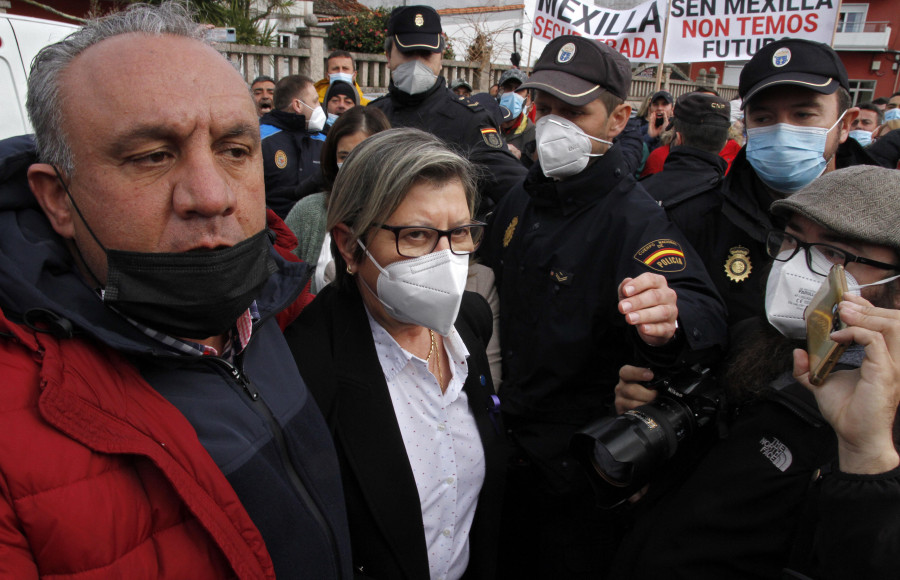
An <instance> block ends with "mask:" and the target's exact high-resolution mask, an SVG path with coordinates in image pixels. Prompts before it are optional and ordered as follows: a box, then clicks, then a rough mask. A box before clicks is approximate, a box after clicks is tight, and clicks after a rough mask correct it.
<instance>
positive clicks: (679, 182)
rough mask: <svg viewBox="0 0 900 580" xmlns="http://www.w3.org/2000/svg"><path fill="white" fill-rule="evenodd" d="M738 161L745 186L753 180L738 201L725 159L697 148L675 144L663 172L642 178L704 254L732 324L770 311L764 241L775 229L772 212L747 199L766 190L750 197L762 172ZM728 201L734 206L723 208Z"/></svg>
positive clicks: (756, 194) (672, 218)
mask: <svg viewBox="0 0 900 580" xmlns="http://www.w3.org/2000/svg"><path fill="white" fill-rule="evenodd" d="M735 161H736V168H735V169H734V171H736V172H737V173H738V174H740V175H741V176H742V177H743V178H744V181H741V185H742V186H745V187H747V184H751V185H750V186H749V187H747V189H746V190H744V191H742V192H741V194H740V196H739V198H738V199H737V200H735V199H731V198H728V196H727V194H726V191H725V189H724V182H725V169H726V167H727V163H726V162H725V160H724V159H722V158H721V157H719V156H718V155H716V154H715V153H709V152H706V151H703V150H701V149H697V148H695V147H690V146H679V147H673V148H672V152H671V153H670V154H669V156H668V157H667V158H666V163H665V165H664V166H663V170H662V171H661V172H659V173H656V174H653V175H650V176H649V177H647V178H645V179H642V180H641V185H643V186H644V187H645V188H646V189H647V191H648V192H650V195H652V196H653V198H654V199H656V200H657V201H659V202H660V205H662V206H663V208H664V209H665V210H666V214H668V216H669V219H671V220H672V222H673V223H674V224H675V225H676V226H678V228H679V229H680V230H681V231H682V232H684V235H685V237H686V238H687V239H688V241H689V242H690V243H691V245H692V246H693V247H694V249H695V250H697V253H698V254H700V258H701V260H702V261H703V264H704V265H705V266H706V270H707V272H708V273H709V276H710V278H712V280H713V283H714V284H715V285H716V290H718V292H719V294H720V295H721V296H722V299H723V300H724V301H725V306H726V307H727V308H728V322H729V325H731V324H734V323H736V322H739V321H741V320H744V319H747V318H753V317H757V316H759V315H761V314H763V313H764V311H765V304H764V296H765V291H766V277H767V275H768V264H769V259H768V257H767V256H766V252H765V244H764V242H765V233H766V230H767V229H768V228H769V227H771V223H770V222H768V221H767V220H768V217H767V216H765V215H757V214H755V213H753V210H754V208H753V206H752V205H750V204H748V203H741V202H747V201H748V200H754V199H756V198H757V196H758V195H759V193H760V192H761V191H762V190H758V191H755V192H753V193H752V196H748V195H747V194H748V193H749V192H750V191H751V188H752V187H753V184H755V183H756V182H754V179H755V178H756V176H755V175H749V174H747V173H746V172H747V170H749V169H751V168H750V166H749V164H747V163H746V161H744V160H743V158H742V159H741V161H740V162H739V161H738V160H735ZM758 185H759V186H762V183H761V182H759V183H758ZM726 204H727V205H728V206H729V209H728V211H725V212H723V205H726ZM742 210H743V211H742ZM737 212H741V213H740V215H741V217H742V218H744V219H742V220H741V221H739V223H740V224H741V226H739V225H737V224H735V223H734V222H732V220H731V216H733V215H735V213H737Z"/></svg>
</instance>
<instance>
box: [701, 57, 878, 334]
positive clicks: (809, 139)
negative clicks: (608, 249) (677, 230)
mask: <svg viewBox="0 0 900 580" xmlns="http://www.w3.org/2000/svg"><path fill="white" fill-rule="evenodd" d="M738 92H739V94H740V97H741V99H743V105H742V106H743V108H744V124H745V126H746V128H747V143H746V145H744V147H743V149H741V151H740V152H739V153H738V155H737V157H736V158H735V159H734V162H732V164H731V170H730V171H729V172H728V175H727V176H726V178H725V199H724V202H723V205H722V216H723V220H724V221H723V225H722V226H721V228H722V231H729V229H730V234H729V235H727V236H724V237H723V238H722V239H721V240H719V242H718V247H717V248H716V250H715V252H716V254H715V256H714V259H713V263H711V264H708V268H709V270H710V271H716V270H724V271H725V273H726V277H727V280H728V286H729V288H728V289H727V290H725V291H723V294H725V295H730V298H731V299H730V300H729V308H730V309H731V312H730V320H731V321H733V322H734V321H737V320H740V319H743V318H748V317H752V316H756V315H759V314H761V313H762V312H763V306H764V305H763V297H764V294H765V279H766V276H767V273H768V266H769V263H770V260H769V258H768V257H767V255H766V247H765V240H766V233H767V232H768V230H770V229H772V228H781V227H784V223H783V220H781V219H777V218H775V219H773V217H772V216H771V215H770V214H769V206H770V205H771V204H772V202H773V201H775V200H778V199H782V198H784V197H787V196H789V195H790V194H792V193H794V192H796V191H798V190H799V189H801V188H803V187H804V186H806V185H808V184H809V183H811V182H812V180H813V179H815V178H816V177H818V176H819V175H821V174H822V173H826V172H828V171H832V170H833V169H835V168H841V167H847V166H850V165H859V164H874V162H873V161H872V160H871V158H870V157H869V156H868V155H867V154H866V152H865V151H864V150H863V148H862V147H861V146H860V145H859V143H857V142H856V140H854V139H848V135H849V132H850V127H851V125H852V123H853V120H854V119H856V117H857V115H858V114H859V109H857V108H855V107H851V106H850V105H851V103H852V101H851V99H850V93H849V83H848V80H847V70H846V69H845V68H844V65H843V63H841V60H840V58H839V57H838V55H837V53H836V52H834V50H832V49H831V47H829V46H828V45H826V44H822V43H819V42H812V41H809V40H802V39H784V40H778V41H775V42H773V43H770V44H767V45H766V46H764V47H763V48H761V49H760V50H759V51H758V52H757V53H756V54H755V55H754V56H753V58H752V59H750V62H748V63H747V65H746V66H745V67H744V69H743V70H742V71H741V78H740V82H739V84H738ZM738 296H741V298H740V300H736V299H735V298H736V297H738Z"/></svg>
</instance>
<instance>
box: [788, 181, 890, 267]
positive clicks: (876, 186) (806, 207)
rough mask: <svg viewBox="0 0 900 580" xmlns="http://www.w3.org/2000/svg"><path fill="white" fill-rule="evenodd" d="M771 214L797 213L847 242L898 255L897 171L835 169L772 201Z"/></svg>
mask: <svg viewBox="0 0 900 580" xmlns="http://www.w3.org/2000/svg"><path fill="white" fill-rule="evenodd" d="M772 213H774V214H776V215H788V214H790V213H798V214H800V215H802V216H803V217H805V218H807V219H810V220H812V221H814V222H816V223H817V224H819V225H821V226H823V227H825V228H828V229H829V230H832V231H834V232H835V233H837V234H840V235H842V236H846V237H847V238H849V239H852V240H857V241H861V242H866V243H869V244H877V245H879V246H888V247H890V248H893V249H894V250H896V251H897V252H898V253H900V171H898V170H896V169H887V168H885V167H878V166H875V165H854V166H852V167H846V168H844V169H838V170H837V171H832V172H830V173H826V174H825V175H823V176H821V177H819V178H818V179H816V180H814V181H813V182H812V183H810V184H809V185H807V186H806V187H805V188H803V189H801V190H800V191H798V192H797V193H795V194H794V195H792V196H790V197H788V198H786V199H780V200H778V201H776V202H775V203H773V204H772Z"/></svg>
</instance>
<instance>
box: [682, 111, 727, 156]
mask: <svg viewBox="0 0 900 580" xmlns="http://www.w3.org/2000/svg"><path fill="white" fill-rule="evenodd" d="M674 124H675V132H676V133H681V138H682V140H683V143H682V144H683V145H688V146H690V147H696V148H697V149H702V150H703V151H707V152H709V153H713V154H715V153H718V152H719V151H721V150H722V147H724V146H725V142H726V141H727V140H728V129H729V127H727V126H726V127H719V126H716V125H700V124H697V123H688V122H686V121H683V120H681V119H679V118H678V117H675V121H674Z"/></svg>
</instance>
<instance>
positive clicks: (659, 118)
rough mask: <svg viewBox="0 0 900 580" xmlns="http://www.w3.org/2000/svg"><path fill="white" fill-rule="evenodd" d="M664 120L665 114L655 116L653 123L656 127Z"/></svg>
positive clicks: (660, 125)
mask: <svg viewBox="0 0 900 580" xmlns="http://www.w3.org/2000/svg"><path fill="white" fill-rule="evenodd" d="M665 122H666V118H665V116H662V117H657V118H656V119H655V120H654V125H655V126H657V127H662V124H663V123H665Z"/></svg>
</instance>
